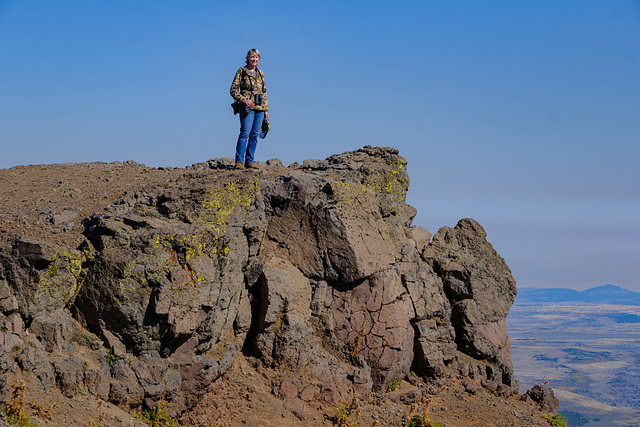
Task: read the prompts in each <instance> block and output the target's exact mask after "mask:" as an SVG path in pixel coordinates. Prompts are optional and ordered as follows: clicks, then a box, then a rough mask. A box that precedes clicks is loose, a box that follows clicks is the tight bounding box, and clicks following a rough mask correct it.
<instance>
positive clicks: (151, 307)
mask: <svg viewBox="0 0 640 427" xmlns="http://www.w3.org/2000/svg"><path fill="white" fill-rule="evenodd" d="M231 165H232V160H231V159H226V160H225V159H217V160H211V161H209V162H207V163H205V164H199V165H194V166H192V167H191V168H189V170H188V171H185V174H184V176H183V177H182V178H180V179H177V180H174V181H171V182H167V183H165V184H163V185H160V186H155V187H151V188H149V189H147V190H143V191H139V192H136V193H131V194H125V195H124V196H123V197H122V198H120V199H119V200H118V201H116V202H115V203H113V204H111V205H109V206H107V208H106V210H105V211H104V212H96V213H95V214H93V215H91V216H89V217H87V218H85V219H84V220H83V221H82V225H83V227H84V235H85V236H86V241H85V243H84V244H83V245H81V246H80V247H79V248H78V250H76V251H72V252H65V251H62V250H60V249H56V248H55V247H50V246H48V245H47V243H46V242H33V241H22V240H21V239H19V238H16V237H13V236H6V235H1V236H0V309H1V310H2V313H3V316H4V317H3V319H2V322H3V324H4V325H5V329H3V331H4V332H0V338H2V340H1V341H2V342H1V344H2V348H3V349H4V350H2V351H0V353H2V356H1V357H0V367H1V368H2V369H3V370H5V371H6V370H7V369H11V364H12V363H13V362H12V360H13V359H12V358H13V357H14V356H15V360H17V361H18V362H19V364H20V368H21V369H23V370H25V371H30V372H34V373H36V374H37V375H38V376H39V378H40V379H41V384H42V386H43V387H47V386H50V385H51V384H52V383H55V384H57V385H58V387H60V389H61V390H63V391H64V390H74V389H75V390H77V388H78V387H83V388H84V389H85V390H88V391H89V392H90V393H92V394H96V395H98V394H99V395H101V396H102V397H104V398H107V396H108V398H109V399H110V400H111V401H112V402H114V403H117V404H119V405H123V406H130V407H137V406H140V405H145V406H148V407H150V406H152V405H153V404H154V402H158V401H159V400H160V399H164V400H165V401H166V402H167V404H168V405H169V406H168V408H170V410H171V411H173V413H180V412H182V411H184V410H186V409H188V408H190V407H192V406H193V405H194V404H195V403H196V402H197V401H198V398H199V396H201V395H202V394H204V393H205V392H206V391H208V390H210V389H211V387H212V385H213V384H214V383H215V381H216V380H217V379H218V378H219V377H220V376H222V375H224V374H225V372H227V371H228V370H229V369H230V368H231V366H232V365H233V361H234V358H235V357H236V356H237V355H238V354H239V353H240V352H243V353H245V354H247V355H251V356H254V357H256V358H257V359H259V360H260V361H261V363H262V364H264V365H265V366H267V367H269V368H272V369H274V370H280V371H282V372H287V375H286V376H283V378H282V380H281V381H279V382H278V383H276V384H274V394H276V395H277V396H280V397H282V398H283V399H285V400H287V401H289V402H291V403H292V404H295V402H311V401H325V402H332V401H334V400H335V399H343V398H345V397H346V396H347V394H348V392H349V391H350V390H352V389H353V390H355V391H356V393H358V394H360V395H363V396H364V395H366V394H367V393H369V392H370V391H371V390H373V389H382V388H385V387H386V385H387V384H388V383H389V382H390V381H392V380H394V379H402V378H404V377H406V376H407V375H409V374H410V373H411V372H414V373H417V374H418V375H419V376H421V377H423V378H424V379H425V380H437V379H440V378H444V377H450V376H454V375H458V374H462V375H464V376H467V377H471V378H476V379H478V380H482V379H484V380H487V381H493V382H497V383H500V384H503V385H504V386H507V387H515V386H516V385H517V384H516V381H515V379H514V376H513V369H512V365H511V360H510V342H509V338H508V336H507V331H506V323H505V319H506V315H507V312H508V310H509V307H510V306H511V304H512V303H513V301H514V298H515V294H516V284H515V281H514V279H513V277H512V276H511V272H510V270H509V268H508V267H507V265H506V264H505V262H504V260H503V259H502V258H501V257H500V256H499V255H498V254H497V253H496V252H495V250H494V249H493V247H492V246H491V244H490V243H488V241H487V240H486V234H485V232H484V230H483V229H482V227H481V226H480V225H479V224H478V223H477V222H476V221H474V220H472V219H464V220H461V221H460V222H459V223H458V225H457V226H456V227H455V228H453V229H451V228H447V227H445V228H443V229H441V230H440V231H438V232H437V233H436V234H435V235H434V236H432V235H431V233H429V232H428V231H427V230H425V229H423V228H421V227H418V226H414V225H412V220H413V218H414V216H415V214H416V210H415V209H414V208H412V207H411V206H409V205H407V204H406V202H405V196H406V192H407V190H408V188H409V178H408V176H407V172H406V160H405V159H404V158H403V157H401V156H400V155H399V154H398V152H397V151H396V150H394V149H391V148H376V147H364V148H362V149H360V150H357V151H353V152H347V153H343V154H339V155H335V156H331V157H329V158H328V159H326V160H308V161H305V162H304V163H303V165H302V166H301V167H290V168H283V167H282V166H281V164H280V162H278V161H272V162H270V163H269V164H268V165H263V166H264V169H263V170H262V171H260V172H259V173H257V174H254V173H253V172H244V173H242V172H238V171H234V170H231V168H230V166H231ZM27 331H30V332H31V333H30V334H29V335H27ZM28 340H32V341H29V342H33V344H30V345H24V344H26V341H28ZM71 348H74V349H76V350H77V349H80V350H81V351H75V352H74V357H76V358H78V360H75V359H74V360H70V359H67V358H64V357H62V356H63V355H64V354H67V353H68V352H69V350H70V349H71ZM16 349H18V350H19V351H18V350H16ZM12 352H13V353H16V352H17V354H13V353H12ZM83 365H84V366H85V368H84V369H78V366H80V367H82V366H83ZM412 375H413V374H412Z"/></svg>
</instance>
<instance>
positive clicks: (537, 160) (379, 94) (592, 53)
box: [0, 0, 640, 291]
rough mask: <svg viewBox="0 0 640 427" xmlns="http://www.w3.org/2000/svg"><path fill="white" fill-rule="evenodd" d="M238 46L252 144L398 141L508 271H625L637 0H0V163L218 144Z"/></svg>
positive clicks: (604, 276) (620, 274) (223, 141)
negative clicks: (255, 103) (263, 99)
mask: <svg viewBox="0 0 640 427" xmlns="http://www.w3.org/2000/svg"><path fill="white" fill-rule="evenodd" d="M254 47H255V48H258V49H259V50H260V51H261V53H262V63H261V68H262V69H263V70H264V72H265V75H266V80H267V87H268V90H269V102H270V114H271V122H272V132H271V134H270V135H269V137H268V138H267V139H266V140H265V141H264V143H261V144H260V145H259V147H258V150H257V158H258V160H262V161H264V160H267V159H271V158H279V159H281V160H282V161H283V162H284V163H285V164H289V163H292V162H294V161H298V162H301V161H302V160H304V159H308V158H321V159H322V158H326V157H328V156H330V155H331V154H334V153H340V152H343V151H347V150H354V149H357V148H359V147H362V146H363V145H367V144H370V145H379V146H393V147H396V148H398V149H399V150H400V152H401V154H402V155H404V156H405V157H406V158H407V159H408V161H409V166H408V169H409V174H410V177H411V189H410V192H409V197H408V198H409V202H410V203H411V204H412V205H413V206H415V207H416V208H417V209H418V212H419V213H418V216H417V217H416V219H415V221H414V223H415V224H417V225H422V226H423V227H425V228H427V229H428V230H429V231H431V232H435V231H437V229H438V228H440V227H441V226H445V225H446V226H451V227H452V226H454V225H455V224H456V222H457V221H458V220H459V219H460V218H464V217H472V218H475V219H476V220H478V221H479V222H480V223H481V224H482V225H483V226H484V227H485V229H486V230H487V233H488V239H489V241H490V242H492V243H493V245H494V246H495V247H496V249H497V250H498V252H499V253H500V254H501V255H502V256H503V257H504V258H505V259H506V260H507V262H508V264H509V265H510V266H511V268H512V270H513V273H514V276H515V277H516V279H517V281H518V284H519V286H568V287H574V288H578V289H580V288H585V287H592V286H597V285H603V284H607V283H611V284H614V285H619V286H623V287H626V288H628V289H633V290H636V291H640V172H639V170H640V168H639V167H638V163H639V160H640V148H639V139H640V1H638V0H528V1H525V0H522V1H514V0H503V1H495V0H483V1H476V0H467V1H462V0H448V1H444V0H438V1H436V0H424V1H404V0H396V1H394V2H391V1H376V0H368V1H363V0H327V1H323V2H300V1H250V0H245V1H242V2H228V1H227V2H217V1H201V0H189V1H162V0H154V1H150V0H146V1H145V0H136V1H131V0H108V1H107V0H103V1H97V0H96V1H86V0H83V1H80V0H76V1H68V0H56V1H51V0H28V1H27V0H0V141H1V144H2V152H1V153H2V154H1V155H0V168H8V167H12V166H15V165H20V164H41V163H64V162H92V161H105V162H109V161H114V160H128V159H133V160H135V161H137V162H140V163H145V164H147V165H149V166H185V165H189V164H192V163H197V162H202V161H205V160H207V159H209V158H213V157H231V156H232V154H233V149H234V145H235V140H236V138H237V133H238V128H239V125H238V119H237V117H236V116H233V114H232V112H231V107H230V106H229V104H230V103H231V98H230V96H229V86H230V84H231V80H232V77H233V74H234V72H235V70H236V69H237V67H239V66H241V65H242V64H243V63H244V55H245V53H246V51H247V50H248V49H250V48H254Z"/></svg>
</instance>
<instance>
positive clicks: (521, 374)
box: [507, 285, 640, 427]
mask: <svg viewBox="0 0 640 427" xmlns="http://www.w3.org/2000/svg"><path fill="white" fill-rule="evenodd" d="M507 325H508V329H509V337H510V338H511V342H512V358H513V364H514V369H515V373H516V378H517V379H518V380H519V381H520V391H521V392H522V391H525V390H527V389H529V388H530V387H531V386H532V385H534V384H536V383H538V382H540V381H549V386H551V387H552V388H553V389H554V391H555V393H556V396H557V397H558V398H559V399H560V409H559V412H561V413H562V414H563V415H565V418H566V419H567V420H568V421H569V424H570V425H571V426H629V427H631V426H635V427H637V426H639V425H640V294H638V293H635V292H631V291H627V290H625V289H621V288H618V287H615V286H610V285H607V286H602V287H598V288H594V289H589V290H586V291H582V292H578V291H574V290H570V289H533V288H522V289H519V290H518V297H517V298H516V302H515V304H514V305H513V307H512V308H511V311H510V312H509V316H508V318H507Z"/></svg>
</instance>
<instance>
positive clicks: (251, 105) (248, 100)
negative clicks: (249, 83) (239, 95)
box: [243, 99, 253, 108]
mask: <svg viewBox="0 0 640 427" xmlns="http://www.w3.org/2000/svg"><path fill="white" fill-rule="evenodd" d="M243 102H244V103H245V105H246V106H247V107H249V108H251V107H253V102H252V101H251V100H250V99H245V100H244V101H243Z"/></svg>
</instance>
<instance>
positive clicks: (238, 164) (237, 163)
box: [236, 162, 244, 169]
mask: <svg viewBox="0 0 640 427" xmlns="http://www.w3.org/2000/svg"><path fill="white" fill-rule="evenodd" d="M236 169H244V165H243V164H242V163H241V162H236Z"/></svg>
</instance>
